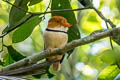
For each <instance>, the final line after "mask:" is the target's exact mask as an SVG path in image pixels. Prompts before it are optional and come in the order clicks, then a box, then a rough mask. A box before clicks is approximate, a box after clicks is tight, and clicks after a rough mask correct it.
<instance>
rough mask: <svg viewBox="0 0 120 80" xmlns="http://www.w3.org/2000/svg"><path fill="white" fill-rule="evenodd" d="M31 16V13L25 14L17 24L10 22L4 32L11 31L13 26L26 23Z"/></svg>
mask: <svg viewBox="0 0 120 80" xmlns="http://www.w3.org/2000/svg"><path fill="white" fill-rule="evenodd" d="M31 17H32V15H31V14H28V15H25V16H24V17H23V18H22V19H21V20H20V21H18V22H16V23H15V24H13V25H10V24H9V25H8V26H7V27H6V28H5V29H4V30H3V32H2V33H5V32H9V31H10V30H12V29H13V28H15V27H18V26H20V25H22V24H23V23H25V22H26V21H27V20H29V19H30V18H31Z"/></svg>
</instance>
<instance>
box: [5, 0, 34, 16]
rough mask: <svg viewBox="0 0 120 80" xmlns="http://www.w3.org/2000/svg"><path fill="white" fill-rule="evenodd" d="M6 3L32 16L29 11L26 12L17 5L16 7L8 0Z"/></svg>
mask: <svg viewBox="0 0 120 80" xmlns="http://www.w3.org/2000/svg"><path fill="white" fill-rule="evenodd" d="M4 2H6V3H8V4H10V5H12V6H14V7H16V8H17V9H19V10H21V11H23V12H25V13H29V14H32V13H31V12H28V11H27V10H25V9H23V8H21V7H19V6H17V5H15V4H12V3H10V2H9V1H8V0H5V1H4Z"/></svg>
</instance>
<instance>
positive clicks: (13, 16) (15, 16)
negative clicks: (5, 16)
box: [4, 0, 29, 32]
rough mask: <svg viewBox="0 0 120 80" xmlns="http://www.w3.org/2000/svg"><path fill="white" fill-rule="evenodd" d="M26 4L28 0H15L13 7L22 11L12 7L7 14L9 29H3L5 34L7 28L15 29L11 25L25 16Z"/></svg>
mask: <svg viewBox="0 0 120 80" xmlns="http://www.w3.org/2000/svg"><path fill="white" fill-rule="evenodd" d="M28 2H29V0H15V2H14V5H16V6H17V7H19V8H21V9H22V10H21V9H18V8H16V7H14V6H12V8H11V10H10V14H9V27H7V28H5V30H4V32H7V31H8V30H9V28H10V29H11V28H13V27H15V26H13V25H15V24H16V23H17V22H18V21H20V20H21V19H22V18H23V17H24V16H25V15H26V12H25V11H27V10H28V7H27V4H28Z"/></svg>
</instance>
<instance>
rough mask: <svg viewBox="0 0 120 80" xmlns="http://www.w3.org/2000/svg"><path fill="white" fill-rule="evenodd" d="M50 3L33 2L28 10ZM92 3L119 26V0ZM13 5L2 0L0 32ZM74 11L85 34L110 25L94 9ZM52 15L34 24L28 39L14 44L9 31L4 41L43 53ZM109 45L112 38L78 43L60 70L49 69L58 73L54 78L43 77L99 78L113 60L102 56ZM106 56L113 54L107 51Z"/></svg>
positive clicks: (73, 3)
mask: <svg viewBox="0 0 120 80" xmlns="http://www.w3.org/2000/svg"><path fill="white" fill-rule="evenodd" d="M9 1H10V2H11V3H13V2H14V0H9ZM70 3H71V6H72V8H73V9H76V8H81V7H82V5H81V4H79V3H78V1H77V0H71V1H70ZM48 4H49V0H43V1H41V2H40V3H38V4H35V5H32V6H30V7H29V11H31V12H43V11H45V9H46V8H47V6H48ZM93 5H94V7H96V8H97V9H98V10H100V11H101V12H102V13H103V15H104V16H105V17H106V18H108V19H110V20H111V21H113V23H114V24H116V25H117V26H120V23H119V22H120V16H119V15H120V6H119V5H120V0H93ZM10 8H11V5H9V4H7V3H6V2H4V1H2V0H0V34H1V33H2V31H3V29H4V28H5V27H6V26H7V25H8V20H9V12H10ZM48 10H49V9H48ZM74 13H75V17H76V19H77V24H78V28H79V31H80V33H81V37H82V38H83V37H85V36H87V35H89V34H90V33H91V32H93V31H96V30H101V29H107V27H106V24H105V22H104V20H102V19H101V18H100V17H99V16H98V15H97V14H96V13H95V11H93V10H83V11H76V12H74ZM50 17H51V14H46V15H45V19H44V20H42V21H41V23H40V24H39V25H38V26H37V27H35V29H34V31H33V32H32V34H31V36H30V37H29V38H27V39H26V40H24V41H22V42H20V43H14V44H12V40H11V36H12V32H11V33H10V34H9V35H7V36H5V37H4V43H5V44H6V45H11V44H12V46H13V47H14V48H15V49H16V50H17V51H19V52H20V53H22V55H25V56H30V55H32V54H37V53H40V52H41V51H42V50H43V48H44V41H43V37H42V34H43V32H44V30H45V28H46V27H47V24H48V20H49V19H50ZM0 45H1V42H0ZM113 45H114V46H115V47H118V45H117V44H116V43H115V42H113ZM0 48H1V46H0ZM108 49H111V46H110V42H109V38H105V39H102V40H99V41H96V42H94V43H90V44H86V45H83V46H80V47H77V48H76V49H75V50H74V51H73V53H72V55H71V56H70V57H69V59H67V56H66V57H65V59H64V61H63V63H62V70H61V71H60V72H54V71H53V70H50V72H52V73H54V74H55V75H56V76H54V77H53V78H52V79H48V78H47V76H46V75H44V76H42V78H41V79H40V80H97V77H98V75H99V73H100V72H101V71H102V70H103V69H104V68H105V67H106V66H108V65H110V64H111V63H109V62H110V60H108V63H106V60H103V59H101V54H104V52H105V51H106V50H108ZM6 53H7V49H6V48H4V52H2V53H1V54H0V55H1V60H2V59H3V56H4V55H5V54H6ZM104 58H110V57H107V56H106V55H104ZM104 61H105V62H104ZM111 61H112V60H111Z"/></svg>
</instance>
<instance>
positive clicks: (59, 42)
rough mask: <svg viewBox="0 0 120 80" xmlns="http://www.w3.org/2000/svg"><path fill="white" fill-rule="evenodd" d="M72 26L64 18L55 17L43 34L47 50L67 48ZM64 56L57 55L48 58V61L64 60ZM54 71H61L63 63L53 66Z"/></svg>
mask: <svg viewBox="0 0 120 80" xmlns="http://www.w3.org/2000/svg"><path fill="white" fill-rule="evenodd" d="M70 26H71V25H70V24H69V23H68V22H67V20H66V19H65V18H64V17H62V16H53V17H52V18H51V19H50V20H49V22H48V27H47V29H46V30H45V32H44V33H43V38H44V43H45V50H51V51H52V50H53V49H54V48H61V47H63V46H65V44H66V43H67V41H68V34H67V31H68V28H69V27H70ZM62 58H63V55H56V56H52V57H48V58H47V60H48V61H49V60H62ZM53 69H54V70H55V71H59V70H60V69H61V61H59V62H56V63H54V64H53Z"/></svg>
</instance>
